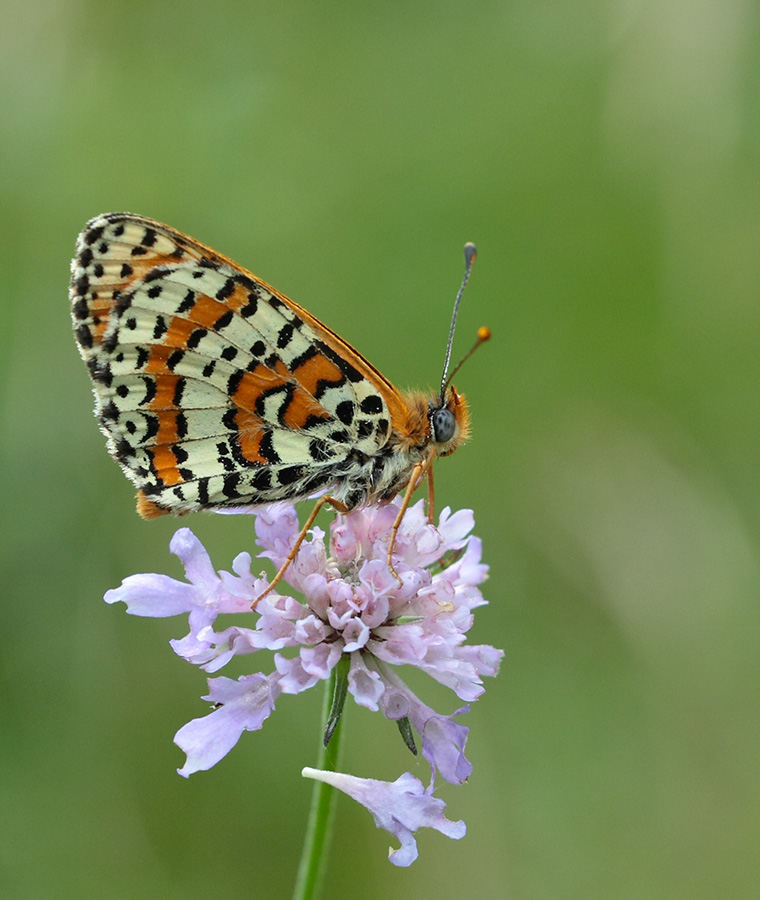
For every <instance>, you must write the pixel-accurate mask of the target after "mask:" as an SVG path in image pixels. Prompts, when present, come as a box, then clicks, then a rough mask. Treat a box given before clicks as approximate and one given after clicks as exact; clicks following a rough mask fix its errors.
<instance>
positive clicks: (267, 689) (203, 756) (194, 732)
mask: <svg viewBox="0 0 760 900" xmlns="http://www.w3.org/2000/svg"><path fill="white" fill-rule="evenodd" d="M208 685H209V694H208V696H207V697H204V698H203V699H204V700H209V701H211V702H212V703H217V704H221V705H220V706H219V708H218V709H215V710H214V711H213V712H212V713H209V715H207V716H203V717H202V718H199V719H193V720H192V721H191V722H188V723H187V725H183V726H182V728H180V730H179V731H178V732H177V733H176V735H175V736H174V743H175V744H177V746H178V747H180V748H181V749H182V750H184V751H185V753H186V754H187V761H186V762H185V765H184V766H183V767H182V768H181V769H178V770H177V771H178V772H179V774H180V775H184V776H185V777H187V776H188V775H192V773H193V772H198V771H201V770H205V769H210V768H211V767H212V766H213V765H215V764H216V763H218V762H219V760H220V759H222V757H223V756H226V755H227V753H229V751H230V750H231V749H232V748H233V747H234V746H235V744H237V742H238V740H239V739H240V735H241V734H242V733H243V732H244V731H257V730H258V729H259V728H261V726H262V725H263V724H264V721H265V720H266V719H267V718H268V717H269V715H270V713H271V712H272V710H273V709H274V704H275V700H276V699H277V696H278V694H279V693H280V691H279V686H278V683H277V677H276V676H272V675H270V676H266V675H263V674H261V673H260V672H259V673H257V674H255V675H245V676H243V677H242V678H239V679H238V680H237V681H233V679H231V678H225V677H224V676H222V677H220V678H213V679H209V683H208Z"/></svg>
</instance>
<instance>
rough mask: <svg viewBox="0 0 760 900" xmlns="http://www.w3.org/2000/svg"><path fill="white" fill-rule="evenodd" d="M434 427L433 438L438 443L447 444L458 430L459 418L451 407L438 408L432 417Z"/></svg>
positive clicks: (431, 421)
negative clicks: (455, 416)
mask: <svg viewBox="0 0 760 900" xmlns="http://www.w3.org/2000/svg"><path fill="white" fill-rule="evenodd" d="M430 423H431V425H432V428H433V440H434V441H435V442H436V444H445V443H446V442H447V441H450V440H451V439H452V438H453V437H454V433H455V432H456V430H457V420H456V419H455V418H454V413H453V412H452V411H451V410H450V409H446V408H444V409H437V410H436V411H435V412H434V413H433V415H432V416H431V417H430Z"/></svg>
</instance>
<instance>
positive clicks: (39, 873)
mask: <svg viewBox="0 0 760 900" xmlns="http://www.w3.org/2000/svg"><path fill="white" fill-rule="evenodd" d="M758 38H759V35H758V17H757V10H756V8H754V7H753V6H752V5H748V4H746V3H739V2H734V0H721V2H718V0H707V2H703V3H699V4H696V5H695V4H691V5H689V4H685V3H678V2H675V0H663V2H659V3H653V2H629V3H602V2H591V0H580V2H574V3H549V2H545V0H539V2H536V0H515V2H491V3H486V2H476V3H473V4H469V5H468V6H466V7H463V6H462V4H461V3H456V4H455V3H448V2H443V3H424V2H413V3H404V4H401V3H378V2H373V0H369V2H364V3H361V4H357V3H350V2H339V0H334V2H326V3H318V4H314V3H305V2H293V3H286V4H274V3H255V2H254V3H243V2H238V0H220V2H217V3H216V4H214V5H213V7H209V5H208V4H207V3H201V2H198V0H187V2H185V3H184V4H181V5H177V4H169V3H165V2H162V0H158V2H156V0H151V2H147V0H134V2H131V3H129V4H126V3H111V4H103V3H94V2H92V0H79V2H74V0H58V2H54V0H38V2H36V3H32V4H27V3H22V2H21V0H8V2H6V4H5V5H4V10H3V28H2V30H0V73H1V78H0V91H1V92H2V94H1V95H0V96H1V97H2V111H3V112H2V116H0V147H1V148H2V158H3V165H2V167H0V266H1V267H2V294H1V295H0V303H1V304H2V316H3V328H2V330H1V331H0V346H1V347H2V353H0V367H1V368H0V376H1V377H2V394H1V395H0V396H2V402H3V411H2V423H3V425H2V450H1V453H0V464H1V465H2V484H3V487H4V490H3V502H2V511H3V514H4V517H5V524H4V528H3V542H2V560H3V576H4V579H3V580H4V584H5V585H6V588H5V593H6V600H5V604H4V610H5V616H4V622H5V626H6V630H5V636H4V640H3V642H2V659H1V661H0V679H1V680H2V701H1V702H0V709H1V710H2V732H1V734H2V739H1V740H2V743H1V744H0V759H1V760H2V767H3V777H2V779H1V780H0V823H1V825H0V830H1V831H2V834H3V840H2V841H1V842H0V888H1V889H2V894H3V896H4V897H8V898H11V897H12V898H20V900H32V898H34V900H36V898H38V897H42V896H44V897H48V898H52V900H65V898H80V897H98V896H107V897H109V898H114V900H118V898H122V897H123V898H127V897H129V898H134V897H161V898H167V900H169V898H175V897H176V898H180V897H182V898H183V900H186V898H201V897H204V898H205V897H209V896H211V897H224V896H231V895H233V894H234V895H236V896H250V897H257V898H268V897H272V898H275V897H285V896H288V894H289V891H290V889H291V886H292V883H293V878H294V873H295V867H296V864H297V859H298V855H299V852H300V843H301V838H302V834H303V831H304V827H305V816H306V810H307V805H308V799H309V793H310V785H309V784H308V783H306V782H305V781H303V780H302V779H301V778H300V776H299V772H300V769H301V767H302V766H303V765H309V764H312V762H313V760H314V759H315V758H316V743H317V740H318V733H317V732H318V711H319V705H320V698H319V697H318V696H316V695H317V692H316V691H314V692H311V693H313V694H314V696H309V695H303V696H300V697H283V698H282V699H281V700H280V702H279V708H278V710H277V713H276V715H274V716H273V717H272V719H271V720H269V721H268V722H267V723H266V726H265V728H264V729H263V730H262V731H261V732H260V733H257V734H247V735H244V736H243V738H242V740H241V741H240V743H239V745H238V746H237V747H236V748H235V750H234V751H233V752H232V753H231V754H230V755H229V756H228V757H227V758H226V759H225V760H224V761H223V762H222V763H221V764H220V765H219V766H217V767H216V769H215V770H214V771H212V772H209V773H201V774H198V775H195V776H193V777H192V778H191V779H189V780H188V781H185V780H183V779H182V778H179V777H178V776H177V775H176V774H175V771H174V770H175V769H176V768H177V767H178V766H179V765H181V763H182V755H181V753H180V752H179V751H178V750H177V748H176V747H174V746H173V744H172V742H171V739H172V736H173V734H174V732H175V731H176V730H177V728H179V726H180V725H182V724H183V723H184V722H186V721H187V720H189V719H190V718H193V717H195V716H197V715H201V714H203V713H204V711H205V709H206V707H205V705H204V704H203V703H202V701H200V700H199V696H200V695H201V694H202V693H204V689H205V681H204V677H203V673H201V672H198V671H195V670H193V669H191V668H190V667H189V666H187V665H185V664H184V663H182V662H181V661H180V660H178V659H177V658H176V657H174V655H173V654H172V653H171V651H170V649H169V647H168V646H167V641H168V639H169V638H170V637H178V636H181V635H182V634H183V633H184V631H183V627H182V624H183V623H181V622H179V621H177V622H174V621H163V620H156V621H147V620H135V619H131V618H129V617H127V616H126V615H125V614H124V612H123V609H122V608H120V607H119V608H109V607H107V606H106V605H105V604H104V603H103V602H102V600H101V597H102V595H103V593H104V591H105V590H107V589H108V588H109V587H113V586H115V585H117V584H118V583H119V582H120V580H121V578H123V577H125V576H126V575H128V574H130V573H132V572H138V571H163V572H169V573H171V574H174V575H179V574H180V570H179V567H178V565H177V562H176V560H174V559H173V558H171V557H170V556H169V553H168V542H169V538H170V536H171V534H172V533H173V531H174V529H175V528H176V527H177V522H176V521H164V520H161V521H157V522H153V523H144V522H142V521H140V520H139V519H138V518H137V517H136V516H135V514H134V510H133V504H132V500H131V489H130V487H129V485H128V484H127V483H126V481H125V480H124V479H123V477H122V476H121V474H120V473H119V471H118V469H117V467H116V466H115V465H114V464H113V463H112V462H111V461H110V460H109V459H108V458H107V456H106V454H105V451H104V449H103V440H102V438H101V436H100V435H99V433H98V431H97V428H96V426H95V423H94V421H93V420H92V417H91V413H90V410H91V400H90V395H89V386H88V381H87V376H86V373H85V371H84V368H83V366H82V365H81V363H80V361H79V359H78V357H77V353H76V350H75V348H74V343H73V340H72V338H71V334H70V326H69V321H68V306H67V301H66V285H67V279H68V263H69V258H70V256H71V253H72V251H73V244H74V239H75V237H76V234H77V232H78V231H79V230H80V228H81V227H82V225H83V224H84V222H85V221H86V220H87V219H88V218H90V217H91V216H93V215H95V214H97V213H100V212H105V211H109V210H118V209H129V210H132V211H134V212H140V213H143V214H146V215H150V216H153V217H155V218H158V219H160V220H163V221H165V222H167V223H169V224H171V225H173V226H175V227H177V228H179V229H181V230H183V231H186V232H188V233H190V234H193V235H195V236H197V237H198V238H199V239H200V240H202V241H204V242H205V243H208V244H211V245H212V246H214V247H216V248H217V249H219V250H220V251H222V252H223V253H226V254H228V255H230V256H232V257H233V258H234V259H237V260H239V261H240V262H241V263H242V264H244V265H245V266H247V267H249V268H251V269H253V270H254V271H255V272H257V274H260V275H261V276H262V277H263V278H265V279H266V280H267V281H269V282H270V283H272V284H275V285H276V286H278V287H279V288H280V289H281V290H282V291H284V292H286V293H288V294H289V295H290V296H293V297H294V298H295V299H297V300H298V301H299V302H301V303H302V304H304V305H305V306H306V307H307V308H308V309H309V310H311V311H312V312H314V313H315V314H316V315H318V316H319V317H321V318H322V319H324V321H325V322H327V323H328V324H329V325H331V326H332V327H334V328H336V329H338V330H339V331H340V332H341V333H342V334H343V335H344V336H345V337H346V338H348V339H349V340H351V341H352V342H353V343H355V344H356V346H357V347H358V348H359V349H360V350H361V351H362V352H363V353H365V354H367V356H368V357H369V358H370V359H371V360H372V361H373V362H374V363H375V364H376V365H377V366H378V367H379V368H380V369H381V370H382V371H383V372H384V373H386V374H387V375H388V376H389V377H390V378H391V379H392V380H394V381H395V382H396V383H398V384H399V386H402V387H406V386H414V385H418V386H425V385H428V384H433V385H434V384H435V383H436V381H437V379H438V378H439V372H440V365H441V362H442V357H443V350H444V342H445V337H446V331H447V327H448V319H449V314H450V307H451V302H452V300H453V296H454V293H455V291H456V287H457V285H458V282H459V279H460V277H461V267H462V259H461V247H462V245H463V244H464V242H465V241H466V240H473V241H475V242H476V243H477V244H478V249H479V259H478V263H477V266H476V268H475V271H474V273H473V277H472V281H471V286H470V288H469V290H468V293H467V294H466V296H465V300H464V305H463V308H462V314H461V316H460V324H459V333H458V335H457V342H456V343H457V347H456V349H455V356H457V355H458V354H460V353H461V352H463V351H464V349H466V347H467V346H468V345H469V343H470V341H471V338H472V335H473V334H474V332H475V329H476V328H477V327H478V326H479V325H481V324H488V325H490V327H491V329H492V331H493V334H494V338H493V340H492V342H491V343H490V344H489V345H488V346H487V347H485V348H484V349H483V350H482V351H480V353H479V354H478V355H476V356H475V358H473V360H472V361H471V362H469V363H468V364H467V366H466V367H465V369H464V370H463V371H462V372H461V374H460V375H459V376H458V377H457V383H458V386H459V387H460V388H461V389H463V390H465V391H466V393H467V395H468V398H469V400H470V403H471V406H472V411H473V420H474V433H473V439H472V441H471V443H470V444H469V445H468V446H467V447H465V448H464V449H462V450H460V451H459V452H458V453H457V454H456V455H455V456H454V457H452V458H451V459H448V460H444V461H442V462H441V463H440V464H439V466H438V468H437V474H436V483H437V490H438V496H439V498H440V500H441V502H442V503H449V504H451V505H453V506H455V507H461V506H471V507H473V508H474V509H475V513H476V519H477V521H478V533H479V534H481V535H482V537H483V539H484V544H485V555H486V558H487V560H488V561H489V562H490V563H491V565H492V570H491V579H490V582H489V583H488V585H487V587H486V595H487V597H488V599H489V600H490V603H491V605H490V606H489V607H487V608H485V609H483V610H480V611H479V613H478V621H477V622H476V626H475V629H474V632H473V638H474V639H475V640H476V641H486V642H489V643H493V644H495V645H497V646H502V647H505V648H506V650H507V656H506V660H505V664H504V667H503V670H502V674H501V676H500V677H499V679H497V680H496V681H493V682H490V683H489V684H488V685H487V692H486V694H485V695H484V697H483V698H482V699H481V700H480V701H479V702H478V703H477V704H476V705H475V707H474V709H473V711H472V713H471V714H470V716H469V717H468V718H469V722H468V724H469V725H470V726H471V728H472V731H471V739H470V754H469V755H470V757H471V759H472V761H473V762H474V764H475V772H474V774H473V777H472V778H471V780H470V782H469V783H468V784H467V785H466V786H464V787H461V788H454V789H447V790H445V791H444V792H443V793H444V796H445V799H446V800H447V801H448V802H449V809H448V814H449V816H450V817H451V818H453V819H457V818H460V817H462V818H464V819H465V820H466V821H467V823H468V828H469V831H468V834H467V836H466V838H465V839H464V840H462V841H459V842H451V841H448V840H446V839H444V838H442V837H441V836H440V835H438V834H428V833H423V834H422V835H421V836H420V849H421V856H420V859H419V860H418V862H417V863H415V865H414V866H413V867H412V868H411V869H410V870H405V871H397V870H395V869H394V868H393V867H392V866H390V865H389V864H388V863H387V862H386V861H385V848H386V846H387V843H388V841H387V836H386V835H385V834H384V833H380V832H378V831H376V829H375V828H374V826H373V824H372V822H371V820H370V817H369V816H368V815H367V814H366V812H365V811H364V810H362V809H360V808H359V807H357V806H356V805H355V804H353V803H352V802H351V801H349V800H347V799H345V800H344V799H342V800H341V802H340V804H339V814H338V832H337V835H336V840H335V843H334V850H333V857H332V861H331V866H330V872H329V876H328V877H329V879H330V884H329V891H328V896H330V897H347V896H355V895H356V894H357V890H358V888H357V886H358V885H361V895H362V897H363V898H364V900H373V898H387V897H389V896H395V895H398V896H409V897H440V898H448V897H452V898H453V897H460V896H463V895H469V894H476V895H477V896H480V897H497V896H498V897H509V898H511V900H536V898H551V900H576V898H577V900H587V898H590V897H591V898H595V897H605V898H606V897H610V898H616V900H639V898H641V900H658V898H663V900H665V898H668V900H670V898H673V897H689V898H691V900H701V898H704V900H712V898H715V897H731V898H754V897H756V896H757V885H758V883H760V863H759V862H758V860H759V859H760V857H759V856H758V853H757V845H758V840H759V839H760V828H759V827H758V826H759V824H760V823H759V822H758V819H759V818H760V815H759V812H758V810H759V809H760V807H759V806H758V793H760V769H759V767H758V736H759V735H760V730H759V729H758V718H759V716H758V686H759V684H758V682H759V679H758V640H759V638H760V611H759V608H758V602H757V601H758V587H759V586H760V542H759V540H758V531H759V525H760V523H759V522H758V510H759V509H760V505H759V503H758V501H759V500H760V479H759V478H758V468H759V463H760V452H759V450H760V447H759V443H760V417H759V416H758V384H759V383H760V352H758V340H759V338H760V303H759V302H758V291H757V286H758V283H759V279H758V274H759V273H758V269H759V268H760V254H758V252H757V245H758V241H759V240H760V180H758V176H757V173H758V162H760V140H759V139H760V128H759V127H758V123H759V122H760V115H759V113H760V109H758V106H759V104H760V92H758V63H757V60H758V58H759V57H758ZM183 524H190V525H191V526H192V528H193V529H194V530H195V531H196V533H197V534H198V535H199V536H200V537H201V538H202V540H203V541H204V542H205V543H206V545H207V546H208V547H209V549H210V551H211V552H212V556H213V559H214V562H215V564H216V565H217V566H218V567H219V568H228V567H229V566H230V563H231V561H232V559H233V557H234V556H235V555H236V554H237V553H238V552H239V551H240V550H242V549H246V548H251V543H252V535H251V529H250V522H249V521H243V519H242V518H241V519H231V518H225V517H215V516H203V515H198V516H194V517H193V518H192V520H188V522H187V523H183ZM262 665H267V662H266V661H262ZM418 688H419V690H420V691H421V692H422V694H423V696H424V697H425V698H426V699H429V700H430V702H435V703H436V704H437V706H438V707H439V708H440V709H441V710H444V711H451V709H453V706H452V702H451V698H450V697H448V696H446V694H445V692H442V691H440V690H436V689H434V688H435V686H434V685H429V684H420V685H418ZM346 725H347V735H346V743H347V754H346V761H345V762H346V766H345V767H346V770H347V771H350V772H352V773H354V774H357V775H364V776H374V777H385V778H395V777H397V775H398V774H400V773H401V772H402V771H404V770H406V769H408V768H410V766H411V768H412V771H414V772H415V773H416V774H418V775H419V776H420V777H424V775H425V766H424V764H420V763H414V762H413V761H412V760H411V758H410V757H408V755H407V753H406V751H405V749H404V748H403V746H402V745H401V742H400V741H399V740H398V736H397V734H396V732H395V729H394V728H393V727H390V726H388V725H387V724H386V723H384V721H382V720H381V718H380V716H377V715H375V716H372V715H371V714H370V713H367V712H366V711H365V710H357V709H355V708H352V709H349V710H348V718H347V722H346ZM312 747H313V748H314V749H313V752H312Z"/></svg>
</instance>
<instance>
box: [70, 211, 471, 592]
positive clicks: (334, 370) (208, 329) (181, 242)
mask: <svg viewBox="0 0 760 900" xmlns="http://www.w3.org/2000/svg"><path fill="white" fill-rule="evenodd" d="M465 257H466V263H467V265H466V273H465V278H464V281H463V283H462V287H461V288H460V291H459V294H458V295H457V300H456V303H455V308H454V318H453V321H452V330H451V334H450V336H449V343H448V347H447V351H446V362H445V366H444V375H443V379H442V381H441V390H440V392H438V393H436V394H434V395H433V396H426V395H425V394H423V393H421V392H419V391H410V392H402V391H399V390H398V389H397V388H396V387H394V385H393V384H391V382H390V381H389V380H388V379H387V378H386V377H385V376H384V375H382V374H381V373H380V372H379V371H378V370H377V369H376V368H375V367H374V366H373V365H372V364H371V363H370V362H368V361H367V360H366V359H365V358H364V357H363V356H362V355H361V354H360V353H358V352H357V351H356V350H355V349H354V348H353V347H352V346H351V345H350V344H349V343H348V342H347V341H345V340H344V339H343V338H341V337H340V336H339V335H338V334H336V333H335V332H334V331H332V330H331V329H330V328H328V327H327V326H326V325H323V324H322V323H321V322H320V321H319V320H318V319H316V318H315V317H314V316H312V315H311V314H310V313H308V312H307V311H306V310H305V309H303V307H301V306H299V305H298V304H297V303H295V302H294V301H293V300H290V299H289V298H288V297H285V296H284V295H283V294H281V293H279V292H278V291H276V290H275V289H274V288H273V287H271V286H270V285H268V284H267V283H266V282H264V281H262V280H261V279H260V278H257V277H256V276H255V275H253V274H252V273H251V272H248V271H247V270H246V269H244V268H242V266H239V265H238V264H237V263H235V262H233V261H232V260H230V259H228V258H227V257H226V256H222V255H221V254H220V253H217V252H216V251H214V250H212V249H211V248H210V247H206V246H204V245H203V244H201V243H199V242H198V241H196V240H194V239H193V238H191V237H188V236H187V235H185V234H182V233H181V232H179V231H175V230H174V229H173V228H170V227H168V226H167V225H162V224H161V223H160V222H156V221H154V220H152V219H149V218H146V217H144V216H139V215H133V214H131V213H107V214H104V215H100V216H97V217H95V218H94V219H91V220H90V221H89V222H88V223H87V225H86V226H85V228H84V230H83V231H82V232H81V234H80V235H79V238H78V240H77V245H76V256H75V257H74V259H73V260H72V264H71V288H70V298H71V315H72V321H73V326H74V333H75V336H76V340H77V343H78V345H79V352H80V354H81V356H82V359H83V360H84V362H85V364H86V366H87V370H88V372H89V375H90V379H91V381H92V387H93V392H94V395H95V415H96V416H97V418H98V420H99V423H100V429H101V431H102V432H103V434H104V435H105V437H106V441H107V446H108V451H109V453H110V454H111V456H113V457H114V459H115V460H116V461H117V462H118V463H119V465H120V466H121V468H122V470H123V471H124V474H125V475H126V476H127V478H128V479H129V480H130V481H131V482H132V483H133V484H134V485H135V487H136V488H137V511H138V512H139V514H140V515H141V516H143V517H144V518H148V519H150V518H154V517H155V516H158V515H161V514H164V513H186V512H191V511H195V510H201V509H219V508H224V507H244V506H250V505H258V504H265V503H271V502H274V501H278V500H301V499H304V498H306V497H310V496H313V495H315V494H319V493H320V492H323V493H322V496H321V497H320V499H319V501H318V505H317V507H316V509H315V510H314V512H313V513H312V515H311V516H310V517H309V521H308V522H307V524H306V526H305V527H304V529H303V530H302V532H301V535H302V537H301V538H300V539H299V542H298V544H297V545H296V547H295V548H294V550H293V553H292V555H291V557H289V561H290V560H292V558H294V556H295V552H296V551H297V549H298V545H300V541H301V540H302V539H303V536H305V534H306V531H307V529H308V528H309V527H310V526H311V524H312V523H313V521H314V518H315V517H316V514H317V512H318V510H319V508H320V507H321V505H322V504H323V503H325V502H329V503H330V504H332V505H333V506H334V507H335V508H336V509H338V510H339V511H341V512H346V511H349V510H352V509H356V508H357V507H360V506H363V505H365V504H369V503H375V502H382V501H386V500H389V499H391V498H393V497H395V496H396V495H397V494H399V493H400V492H401V491H405V495H404V497H405V503H404V504H403V508H402V511H401V513H400V514H399V517H398V520H397V522H396V523H395V529H394V531H393V533H392V538H391V547H390V549H389V555H388V561H389V565H390V566H391V570H392V571H395V570H393V564H392V545H393V540H394V539H395V535H396V532H397V531H398V526H399V525H400V521H401V516H402V515H403V509H405V508H406V505H407V504H408V503H409V498H410V497H411V494H412V492H413V490H414V489H415V488H416V487H417V486H418V484H419V483H420V482H421V481H422V480H423V479H424V478H425V476H426V475H427V476H428V477H429V476H430V474H431V470H430V466H431V463H432V462H433V460H434V459H435V458H436V457H437V456H447V455H448V454H450V453H453V451H454V450H455V449H456V448H457V447H458V446H459V445H460V444H461V443H462V442H463V441H464V440H465V439H466V438H467V436H468V434H469V413H468V408H467V404H466V402H465V398H464V396H463V395H462V394H459V393H458V392H457V391H456V389H455V388H454V386H453V385H451V383H450V378H448V377H447V374H446V371H447V369H448V363H449V360H450V353H451V337H452V335H453V327H454V323H455V321H456V314H457V309H458V305H459V300H460V298H461V295H462V291H463V290H464V287H465V285H466V283H467V280H468V278H469V273H470V269H471V267H472V263H473V261H474V259H475V247H474V245H472V244H468V245H467V246H466V248H465ZM487 332H488V330H487V329H480V331H479V333H478V343H477V344H476V345H475V346H478V345H479V344H480V343H482V341H483V340H486V339H487V337H488V334H487ZM474 349H475V347H473V350H474ZM470 352H472V351H470ZM469 355H470V354H467V356H469ZM463 361H464V360H463ZM457 368H458V367H457ZM452 374H453V373H452ZM286 565H287V563H286ZM284 568H285V567H283V570H282V571H284ZM281 574H282V573H281V572H280V573H278V577H279V575H281ZM273 583H274V582H272V584H273ZM271 586H272V585H270V587H271Z"/></svg>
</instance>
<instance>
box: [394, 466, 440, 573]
mask: <svg viewBox="0 0 760 900" xmlns="http://www.w3.org/2000/svg"><path fill="white" fill-rule="evenodd" d="M432 461H433V457H432V455H431V456H428V457H426V458H425V459H423V460H421V461H420V462H418V463H417V465H415V467H414V468H413V469H412V475H411V478H410V479H409V482H408V484H407V486H406V490H405V491H404V497H403V499H402V501H401V506H400V507H399V511H398V514H397V515H396V518H395V520H394V522H393V527H392V528H391V539H390V543H389V544H388V568H389V569H390V570H391V574H392V575H393V577H394V578H395V579H396V581H398V583H399V584H400V585H403V581H402V580H401V576H400V575H399V574H398V572H397V571H396V569H395V567H394V565H393V550H394V547H395V546H396V536H397V535H398V530H399V528H400V527H401V522H402V520H403V518H404V513H405V512H406V510H407V507H408V506H409V504H410V502H411V500H412V494H413V493H414V492H415V491H416V490H417V488H418V487H419V486H420V485H421V484H422V479H423V478H425V477H427V478H428V479H430V478H431V475H432V474H433V468H432V466H431V463H432ZM430 490H431V488H430V480H429V481H428V491H430ZM428 496H430V495H428Z"/></svg>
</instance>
